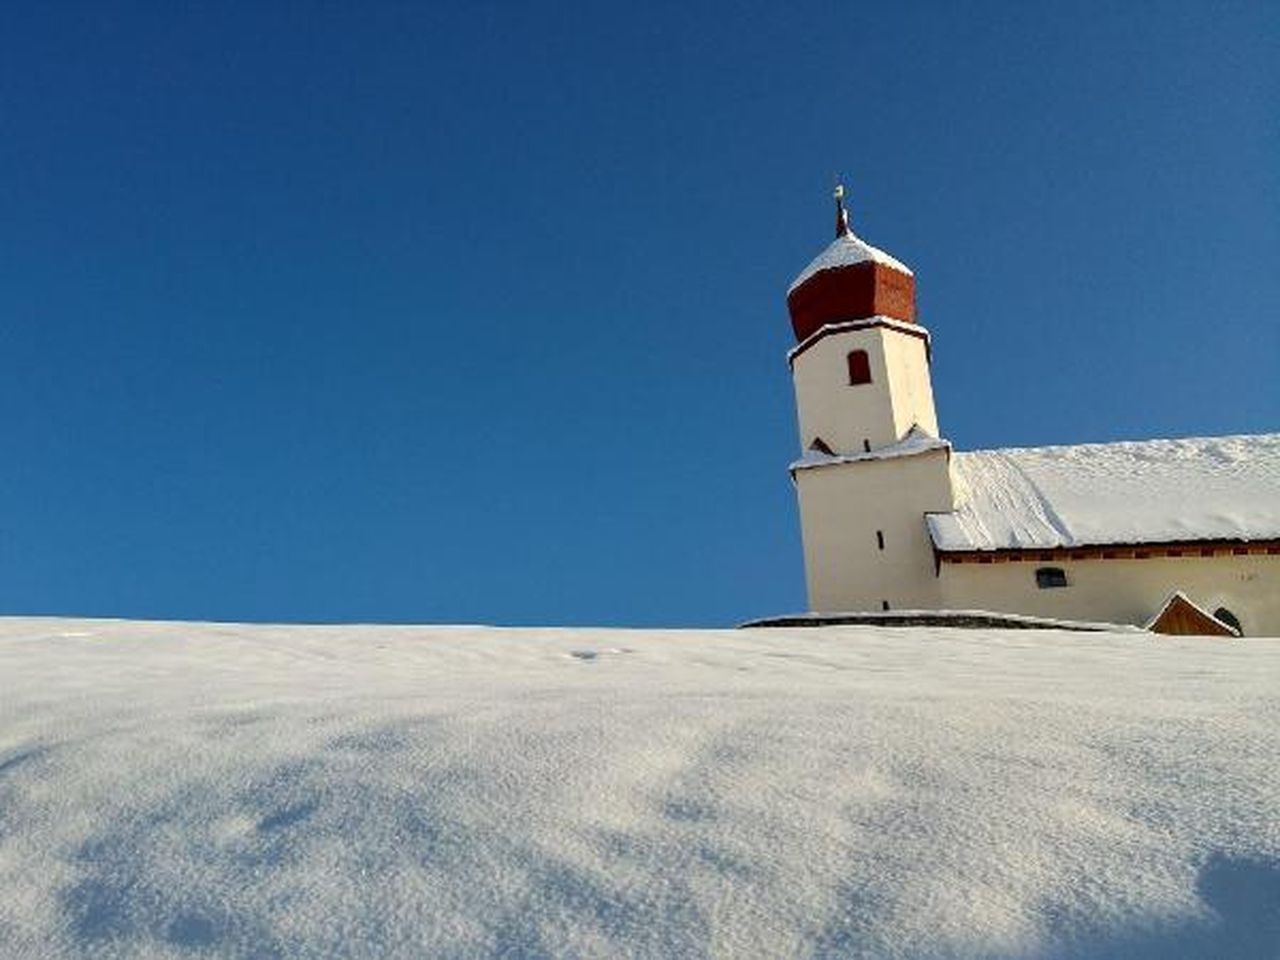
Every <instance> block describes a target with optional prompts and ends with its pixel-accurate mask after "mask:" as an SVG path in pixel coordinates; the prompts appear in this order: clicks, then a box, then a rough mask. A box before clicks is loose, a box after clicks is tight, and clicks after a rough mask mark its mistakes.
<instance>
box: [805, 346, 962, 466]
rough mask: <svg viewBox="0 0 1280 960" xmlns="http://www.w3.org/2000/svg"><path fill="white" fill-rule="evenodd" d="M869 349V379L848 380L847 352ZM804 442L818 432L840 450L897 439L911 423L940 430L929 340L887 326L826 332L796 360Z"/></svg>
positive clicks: (859, 449) (874, 446)
mask: <svg viewBox="0 0 1280 960" xmlns="http://www.w3.org/2000/svg"><path fill="white" fill-rule="evenodd" d="M853 350H865V351H867V359H868V361H869V362H870V365H871V383H864V384H858V385H856V386H851V385H850V384H849V367H848V359H847V358H848V355H849V353H850V352H851V351H853ZM792 374H793V379H794V382H795V389H796V411H797V414H798V418H799V423H800V448H801V450H805V449H808V447H809V445H810V444H811V443H813V440H814V438H815V437H821V438H822V439H823V441H825V442H826V443H827V445H828V446H830V447H831V449H832V450H833V451H835V452H836V453H857V452H862V451H863V450H864V449H865V448H864V441H866V442H867V443H868V444H869V445H870V447H871V449H873V450H874V449H877V448H879V447H884V446H888V445H889V444H892V443H896V442H897V441H899V440H901V439H902V438H903V436H905V435H906V433H907V431H908V430H910V429H911V427H912V425H913V424H915V423H919V424H920V426H921V427H923V428H924V429H925V430H927V431H928V432H929V433H931V434H933V435H934V436H937V435H938V417H937V414H936V412H935V411H934V406H933V387H932V384H931V382H930V379H929V361H928V355H927V351H926V347H925V342H924V341H923V340H922V339H921V338H920V337H916V336H911V335H910V334H907V333H902V332H901V331H898V330H894V329H892V328H889V327H872V328H870V329H863V330H846V331H842V332H839V333H832V334H827V335H826V336H824V337H822V338H821V339H820V340H818V341H817V342H816V343H814V344H813V345H812V346H811V347H809V348H808V349H806V350H804V351H803V352H802V353H800V354H799V355H798V356H797V357H796V358H795V362H794V366H793V371H792Z"/></svg>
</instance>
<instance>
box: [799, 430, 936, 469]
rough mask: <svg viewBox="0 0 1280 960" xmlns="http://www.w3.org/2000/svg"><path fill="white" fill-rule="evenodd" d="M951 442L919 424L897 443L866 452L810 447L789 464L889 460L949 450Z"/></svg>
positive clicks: (807, 466)
mask: <svg viewBox="0 0 1280 960" xmlns="http://www.w3.org/2000/svg"><path fill="white" fill-rule="evenodd" d="M950 449H951V443H950V442H949V441H947V440H942V439H939V438H938V437H935V436H933V435H932V434H930V433H929V432H928V431H926V430H925V429H923V428H922V427H920V426H919V425H916V426H913V427H912V428H911V429H910V430H908V431H907V435H906V436H905V437H903V438H902V439H901V440H899V441H898V442H897V443H891V444H889V445H888V446H886V447H878V448H876V449H875V450H869V451H867V452H866V453H847V454H846V453H823V452H822V451H821V450H814V449H812V448H810V449H809V450H806V451H805V452H804V456H802V457H801V458H800V459H799V460H796V461H795V462H793V463H792V464H791V469H792V470H793V471H794V470H811V469H813V468H814V467H829V466H832V465H833V464H837V463H862V462H864V461H867V460H891V459H893V458H894V457H914V456H915V455H916V454H920V453H926V452H927V451H929V450H950Z"/></svg>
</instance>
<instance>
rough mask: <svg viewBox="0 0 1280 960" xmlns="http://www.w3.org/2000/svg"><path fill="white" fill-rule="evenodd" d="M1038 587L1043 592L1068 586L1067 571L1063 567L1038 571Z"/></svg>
mask: <svg viewBox="0 0 1280 960" xmlns="http://www.w3.org/2000/svg"><path fill="white" fill-rule="evenodd" d="M1036 586H1037V587H1039V588H1040V589H1041V590H1050V589H1052V588H1054V587H1065V586H1067V571H1065V570H1063V569H1062V568H1061V567H1041V568H1040V569H1039V570H1037V571H1036Z"/></svg>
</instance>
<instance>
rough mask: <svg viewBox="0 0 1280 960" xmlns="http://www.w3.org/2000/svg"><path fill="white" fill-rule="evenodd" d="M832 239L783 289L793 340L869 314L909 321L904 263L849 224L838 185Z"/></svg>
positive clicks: (909, 284)
mask: <svg viewBox="0 0 1280 960" xmlns="http://www.w3.org/2000/svg"><path fill="white" fill-rule="evenodd" d="M835 201H836V238H835V240H833V241H832V242H831V244H830V245H829V246H828V247H827V248H826V249H825V250H823V251H822V253H820V254H818V256H817V257H815V258H814V259H813V261H812V262H811V263H810V264H809V265H808V266H807V267H805V268H804V270H803V271H801V273H800V276H798V277H796V279H795V282H794V283H792V284H791V286H790V287H789V288H788V289H787V310H788V311H789V312H790V314H791V327H792V329H793V330H794V331H795V335H796V342H801V341H804V340H806V339H807V338H809V337H811V336H813V335H814V334H816V333H818V332H819V331H820V330H823V329H824V328H827V327H830V326H832V325H834V324H840V323H844V322H847V321H854V320H869V319H871V318H873V317H880V318H888V319H892V320H901V321H904V322H906V323H914V322H915V319H916V281H915V275H914V274H912V272H911V270H910V268H908V267H907V265H906V264H904V263H902V262H901V261H900V260H896V259H894V258H893V257H891V256H889V254H887V253H885V252H884V251H883V250H879V249H877V248H875V247H873V246H871V244H869V243H867V242H866V241H865V240H862V239H860V238H858V237H857V236H856V235H855V234H854V232H853V231H852V230H850V229H849V212H848V211H847V210H846V209H845V207H844V188H843V187H840V186H837V187H836V192H835Z"/></svg>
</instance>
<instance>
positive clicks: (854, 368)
mask: <svg viewBox="0 0 1280 960" xmlns="http://www.w3.org/2000/svg"><path fill="white" fill-rule="evenodd" d="M870 382H871V360H870V359H869V358H868V357H867V351H865V350H854V351H853V352H852V353H850V354H849V386H851V387H856V386H857V385H858V384H860V383H870Z"/></svg>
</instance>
